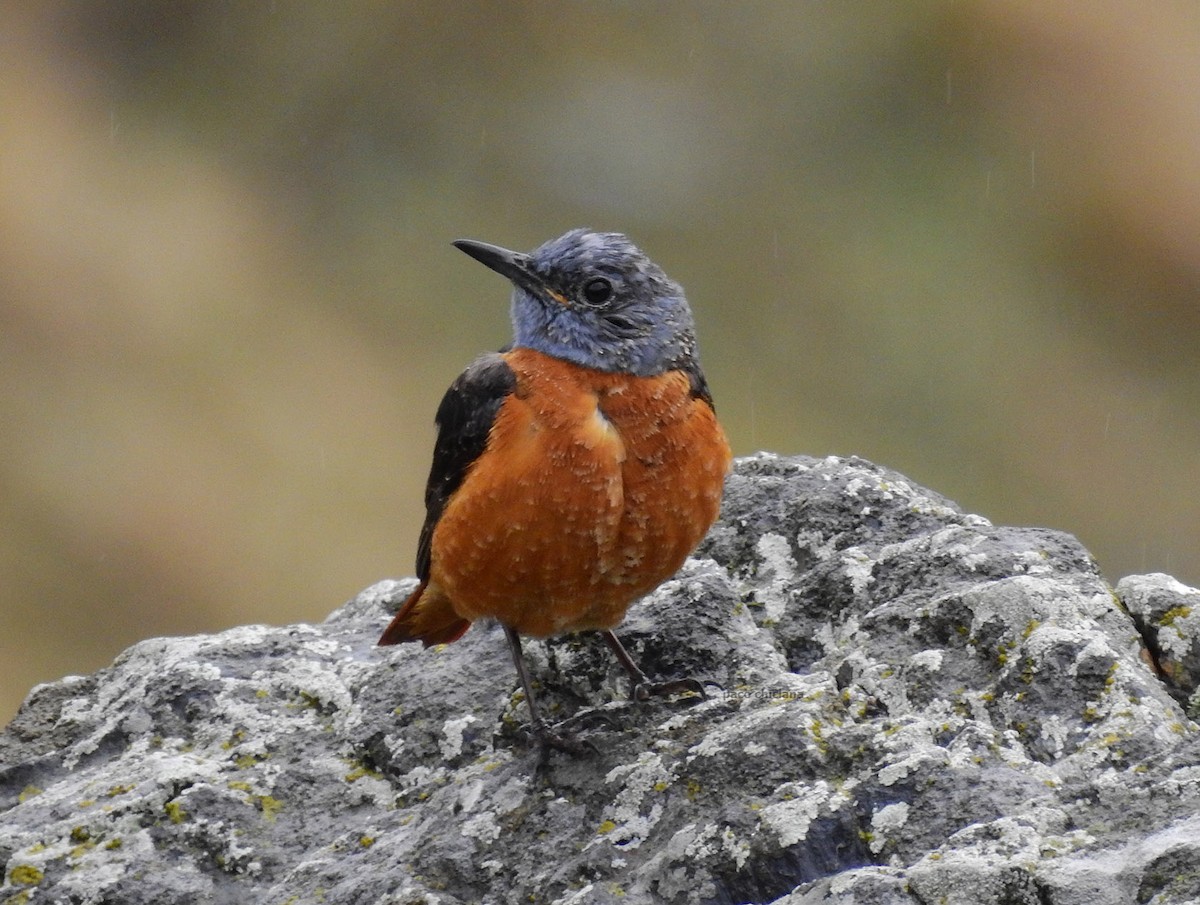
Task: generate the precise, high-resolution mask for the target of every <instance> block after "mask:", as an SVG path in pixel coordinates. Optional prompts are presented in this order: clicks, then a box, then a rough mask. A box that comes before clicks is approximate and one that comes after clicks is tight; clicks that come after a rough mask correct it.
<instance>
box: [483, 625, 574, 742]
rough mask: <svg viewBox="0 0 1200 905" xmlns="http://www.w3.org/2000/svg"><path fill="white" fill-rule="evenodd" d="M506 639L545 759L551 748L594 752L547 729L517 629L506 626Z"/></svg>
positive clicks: (534, 731) (531, 726)
mask: <svg viewBox="0 0 1200 905" xmlns="http://www.w3.org/2000/svg"><path fill="white" fill-rule="evenodd" d="M504 637H506V638H507V639H508V649H509V650H510V651H511V652H512V658H513V664H514V665H515V666H516V667H517V675H518V676H520V677H521V687H522V688H524V689H525V703H526V704H528V705H529V727H530V729H532V730H533V734H534V735H535V736H536V737H537V740H538V743H539V744H540V745H541V746H542V757H543V759H545V755H546V751H547V749H549V748H555V749H557V750H559V751H565V752H566V753H567V754H573V755H580V754H584V753H585V752H587V751H589V750H591V751H594V750H595V748H594V747H593V746H591V745H589V744H587V743H585V742H581V741H579V740H578V739H576V738H575V737H574V736H570V735H558V734H557V733H554V732H551V731H550V729H549V728H547V726H546V724H545V722H544V721H543V720H542V715H541V714H540V713H539V712H538V708H537V702H536V701H535V700H534V697H533V683H532V682H531V681H530V680H529V670H527V669H526V668H525V658H524V657H523V656H522V655H521V636H520V635H519V634H517V632H516V630H515V629H511V628H509V627H508V626H507V625H506V626H504Z"/></svg>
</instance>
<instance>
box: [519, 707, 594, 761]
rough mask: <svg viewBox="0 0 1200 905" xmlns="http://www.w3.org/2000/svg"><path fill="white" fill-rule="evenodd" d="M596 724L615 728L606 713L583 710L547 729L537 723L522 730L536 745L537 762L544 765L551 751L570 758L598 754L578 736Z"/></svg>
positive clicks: (586, 741) (590, 742)
mask: <svg viewBox="0 0 1200 905" xmlns="http://www.w3.org/2000/svg"><path fill="white" fill-rule="evenodd" d="M598 723H602V724H604V725H605V726H607V727H609V728H614V727H615V726H616V721H615V720H613V718H612V717H611V716H609V715H608V714H607V713H600V712H598V711H595V710H585V711H583V712H582V713H577V714H575V715H574V716H570V717H567V718H566V719H565V720H562V721H560V722H558V723H555V724H554V726H553V727H549V726H547V725H546V724H545V723H542V722H540V721H539V722H537V723H533V724H528V725H526V726H525V727H523V728H524V730H525V732H526V733H527V734H528V735H529V737H530V738H531V740H532V741H533V742H534V743H535V744H536V745H537V747H538V749H539V760H540V762H541V763H543V764H544V763H545V762H546V760H547V758H549V756H550V752H551V751H561V752H563V753H564V754H569V755H571V756H572V757H586V756H588V755H591V754H599V753H600V749H599V748H597V747H596V745H595V743H594V742H592V741H591V740H590V739H587V738H581V737H580V735H579V733H580V732H581V731H586V730H588V729H590V728H591V727H592V726H594V725H596V724H598Z"/></svg>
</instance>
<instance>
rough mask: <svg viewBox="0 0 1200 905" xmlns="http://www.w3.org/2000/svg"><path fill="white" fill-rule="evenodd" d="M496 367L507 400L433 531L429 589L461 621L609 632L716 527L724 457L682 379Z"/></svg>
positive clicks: (528, 629)
mask: <svg viewBox="0 0 1200 905" xmlns="http://www.w3.org/2000/svg"><path fill="white" fill-rule="evenodd" d="M505 358H506V359H507V361H508V363H509V365H510V366H511V367H512V368H513V370H514V371H515V372H516V375H517V388H516V391H515V393H514V394H513V395H512V396H510V397H509V398H508V400H506V402H505V404H504V406H503V408H502V409H501V410H500V413H499V414H498V415H497V418H496V422H495V424H494V425H493V427H492V431H491V434H490V437H489V441H488V448H487V450H486V451H485V452H484V453H483V454H482V455H481V456H480V457H479V459H478V460H477V461H476V462H475V463H474V465H473V466H472V467H471V469H470V471H469V472H468V474H467V476H466V478H465V479H464V480H463V483H462V485H461V486H460V487H459V488H458V490H457V491H456V492H455V494H454V496H453V497H452V499H451V500H450V501H449V503H448V504H447V506H446V508H445V510H444V512H443V514H442V517H441V519H440V520H439V522H438V524H437V527H436V528H435V530H434V534H433V547H432V563H431V578H432V580H433V582H434V583H435V584H436V585H437V586H438V587H440V588H441V590H442V591H443V592H444V593H445V594H446V595H447V596H448V597H449V599H450V600H451V602H452V603H453V606H454V609H455V610H456V611H457V612H458V613H459V614H460V615H461V616H463V617H464V618H466V619H472V620H473V619H479V618H482V617H488V616H490V617H493V618H496V619H499V620H500V621H501V622H504V623H505V624H507V625H510V626H512V627H513V628H515V629H516V630H517V631H519V632H521V633H522V634H527V635H533V636H535V637H545V636H548V635H555V634H559V633H561V632H569V631H580V630H583V629H594V628H612V627H613V626H615V625H616V624H617V623H619V622H620V621H621V619H622V617H623V616H624V615H625V610H626V609H627V608H628V607H629V605H630V604H631V603H632V602H633V601H634V600H636V599H637V598H638V597H640V596H642V595H643V594H645V593H647V592H648V591H650V590H652V589H653V588H655V587H657V586H658V585H659V584H661V583H662V582H663V581H664V580H666V579H667V578H669V577H670V576H671V575H672V574H673V573H674V572H675V571H676V570H677V569H678V568H679V567H680V565H682V564H683V561H684V559H686V557H687V555H688V554H689V553H690V552H691V551H692V550H693V549H694V548H695V546H696V544H698V543H699V542H700V539H701V538H702V537H703V536H704V533H705V532H706V531H707V530H708V528H709V527H710V526H711V525H712V523H713V521H715V520H716V517H717V514H718V511H719V509H720V503H721V490H722V487H723V484H724V478H725V473H726V471H727V470H728V467H729V461H730V452H729V445H728V443H727V442H726V440H725V435H724V433H723V432H722V430H721V427H720V425H719V424H718V423H717V420H716V417H715V415H714V414H713V411H712V408H711V407H710V406H709V405H707V404H706V403H704V402H702V401H700V400H697V399H695V398H693V397H692V395H691V392H690V385H689V381H688V378H687V376H686V375H685V374H683V373H680V372H672V373H669V374H664V375H661V376H658V377H629V376H626V375H619V374H609V373H606V372H603V371H595V370H592V369H588V368H579V367H576V366H574V365H570V364H567V363H565V362H562V361H559V360H558V359H555V358H551V357H549V356H547V355H543V354H542V353H540V352H534V351H532V350H529V349H517V350H514V351H512V352H509V353H507V354H506V355H505Z"/></svg>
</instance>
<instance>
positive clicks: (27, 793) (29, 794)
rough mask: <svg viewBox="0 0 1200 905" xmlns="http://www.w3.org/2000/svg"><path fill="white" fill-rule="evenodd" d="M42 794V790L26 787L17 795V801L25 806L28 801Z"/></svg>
mask: <svg viewBox="0 0 1200 905" xmlns="http://www.w3.org/2000/svg"><path fill="white" fill-rule="evenodd" d="M41 794H42V790H41V789H39V788H38V787H37V786H26V787H25V788H23V789H22V790H21V792H20V794H19V795H17V801H19V802H21V803H22V804H23V803H25V802H26V801H28V800H29V799H31V798H33V797H34V796H35V795H41Z"/></svg>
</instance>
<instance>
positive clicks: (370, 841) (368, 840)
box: [358, 836, 375, 848]
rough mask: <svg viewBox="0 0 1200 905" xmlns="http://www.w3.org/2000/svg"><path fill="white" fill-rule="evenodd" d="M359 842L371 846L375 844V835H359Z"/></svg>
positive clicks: (364, 846) (364, 845) (366, 846)
mask: <svg viewBox="0 0 1200 905" xmlns="http://www.w3.org/2000/svg"><path fill="white" fill-rule="evenodd" d="M358 844H359V845H361V846H362V847H363V848H370V847H371V846H372V845H374V844H375V837H374V836H359V837H358Z"/></svg>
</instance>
